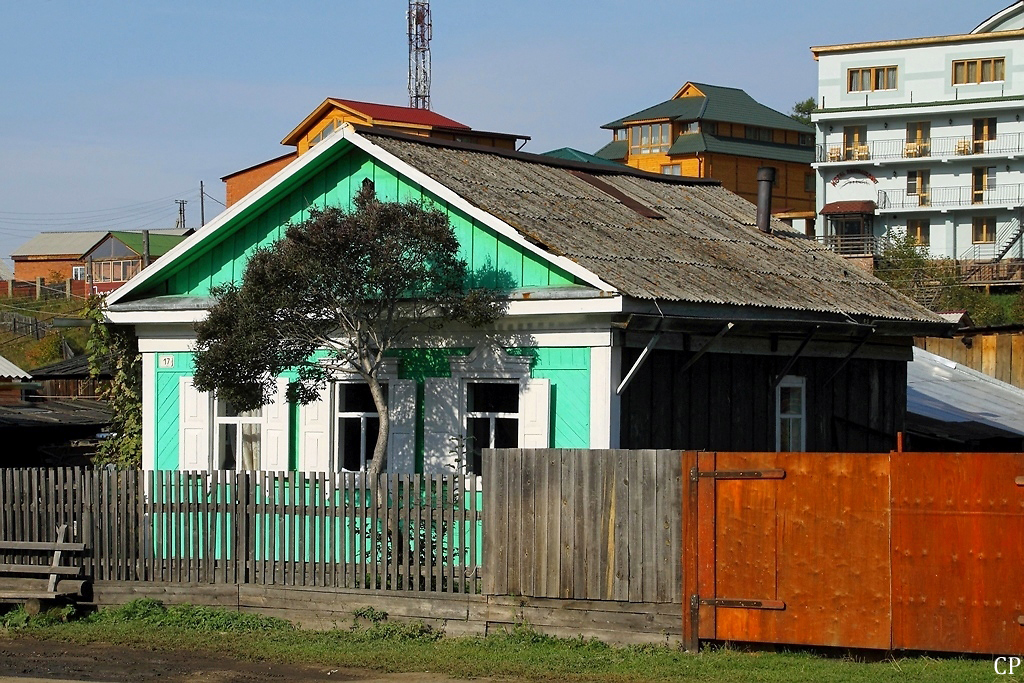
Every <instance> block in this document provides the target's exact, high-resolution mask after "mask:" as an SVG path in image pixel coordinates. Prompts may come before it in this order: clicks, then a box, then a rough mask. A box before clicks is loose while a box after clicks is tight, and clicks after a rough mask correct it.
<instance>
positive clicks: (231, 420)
mask: <svg viewBox="0 0 1024 683" xmlns="http://www.w3.org/2000/svg"><path fill="white" fill-rule="evenodd" d="M222 403H223V399H220V398H216V396H214V397H213V407H212V414H213V434H212V436H213V449H212V451H211V453H210V459H211V461H212V462H211V463H210V469H212V470H220V469H224V468H222V467H221V466H220V464H221V463H220V460H221V458H220V427H221V425H239V426H241V425H259V427H260V465H261V466H262V464H263V430H265V429H266V424H265V423H266V414H267V411H266V410H265V408H266V406H261V407H260V409H259V411H260V414H259V416H258V417H254V416H247V415H245V416H243V415H238V416H232V417H229V416H225V415H220V414H219V413H220V406H221V405H222ZM236 439H238V441H237V442H236V444H235V449H236V451H237V450H240V448H241V444H242V440H241V433H240V432H236ZM234 469H235V471H236V472H248V471H250V470H246V469H244V468H243V467H242V457H241V453H236V454H235V468H234ZM257 469H259V468H257Z"/></svg>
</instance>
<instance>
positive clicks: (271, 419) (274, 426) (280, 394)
mask: <svg viewBox="0 0 1024 683" xmlns="http://www.w3.org/2000/svg"><path fill="white" fill-rule="evenodd" d="M262 431H263V438H262V440H261V441H262V443H261V444H260V469H261V470H264V471H266V472H286V471H287V470H288V380H286V379H285V378H284V377H278V378H277V391H276V392H275V394H274V400H273V401H272V402H271V403H268V404H267V405H265V406H263V428H262Z"/></svg>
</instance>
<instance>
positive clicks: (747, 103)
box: [601, 83, 814, 134]
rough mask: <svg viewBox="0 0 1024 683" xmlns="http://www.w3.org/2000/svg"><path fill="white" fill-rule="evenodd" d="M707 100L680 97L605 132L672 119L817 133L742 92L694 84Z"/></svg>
mask: <svg viewBox="0 0 1024 683" xmlns="http://www.w3.org/2000/svg"><path fill="white" fill-rule="evenodd" d="M691 84H692V85H694V86H696V87H697V89H698V90H700V91H701V92H702V93H704V95H705V96H704V97H699V96H690V97H679V98H674V99H671V100H666V101H665V102H660V103H658V104H656V105H654V106H652V107H647V108H646V109H641V110H640V111H638V112H636V113H635V114H630V115H629V116H626V117H623V118H621V119H618V120H617V121H612V122H611V123H606V124H605V125H603V126H601V127H602V128H621V127H622V126H624V125H626V124H628V123H630V122H633V121H650V120H654V119H666V118H667V119H671V120H673V121H698V120H700V121H724V122H727V123H742V124H746V125H751V126H763V127H765V128H779V129H781V130H793V131H797V132H800V133H811V134H813V133H814V128H813V127H812V126H808V125H806V124H804V123H800V122H799V121H797V120H796V119H794V118H792V117H790V116H787V115H785V114H783V113H782V112H779V111H775V110H774V109H772V108H771V107H766V106H765V105H763V104H761V103H760V102H758V101H757V100H755V99H754V98H753V97H751V96H750V95H748V94H747V93H746V92H744V91H743V90H740V89H739V88H726V87H723V86H719V85H708V84H706V83H691Z"/></svg>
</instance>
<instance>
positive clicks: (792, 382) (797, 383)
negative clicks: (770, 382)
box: [775, 375, 807, 453]
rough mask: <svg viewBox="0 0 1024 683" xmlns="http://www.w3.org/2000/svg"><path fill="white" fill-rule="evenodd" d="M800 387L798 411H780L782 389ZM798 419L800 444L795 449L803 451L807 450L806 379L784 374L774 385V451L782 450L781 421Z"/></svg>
mask: <svg viewBox="0 0 1024 683" xmlns="http://www.w3.org/2000/svg"><path fill="white" fill-rule="evenodd" d="M783 388H787V389H793V388H797V389H800V399H801V400H800V413H799V414H796V413H789V414H783V413H782V389H783ZM783 420H799V422H800V444H799V446H800V447H799V448H798V449H796V450H795V451H793V450H791V451H788V452H801V453H802V452H804V451H806V450H807V379H806V378H804V377H799V376H797V375H786V376H785V377H783V378H782V381H781V382H779V384H778V386H777V387H775V452H776V453H779V452H781V451H782V421H783Z"/></svg>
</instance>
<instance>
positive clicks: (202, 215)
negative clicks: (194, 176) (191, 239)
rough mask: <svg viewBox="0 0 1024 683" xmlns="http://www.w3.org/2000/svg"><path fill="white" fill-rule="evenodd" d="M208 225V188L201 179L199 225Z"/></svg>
mask: <svg viewBox="0 0 1024 683" xmlns="http://www.w3.org/2000/svg"><path fill="white" fill-rule="evenodd" d="M204 225H206V190H204V189H203V181H202V180H200V181H199V227H202V226H204Z"/></svg>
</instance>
